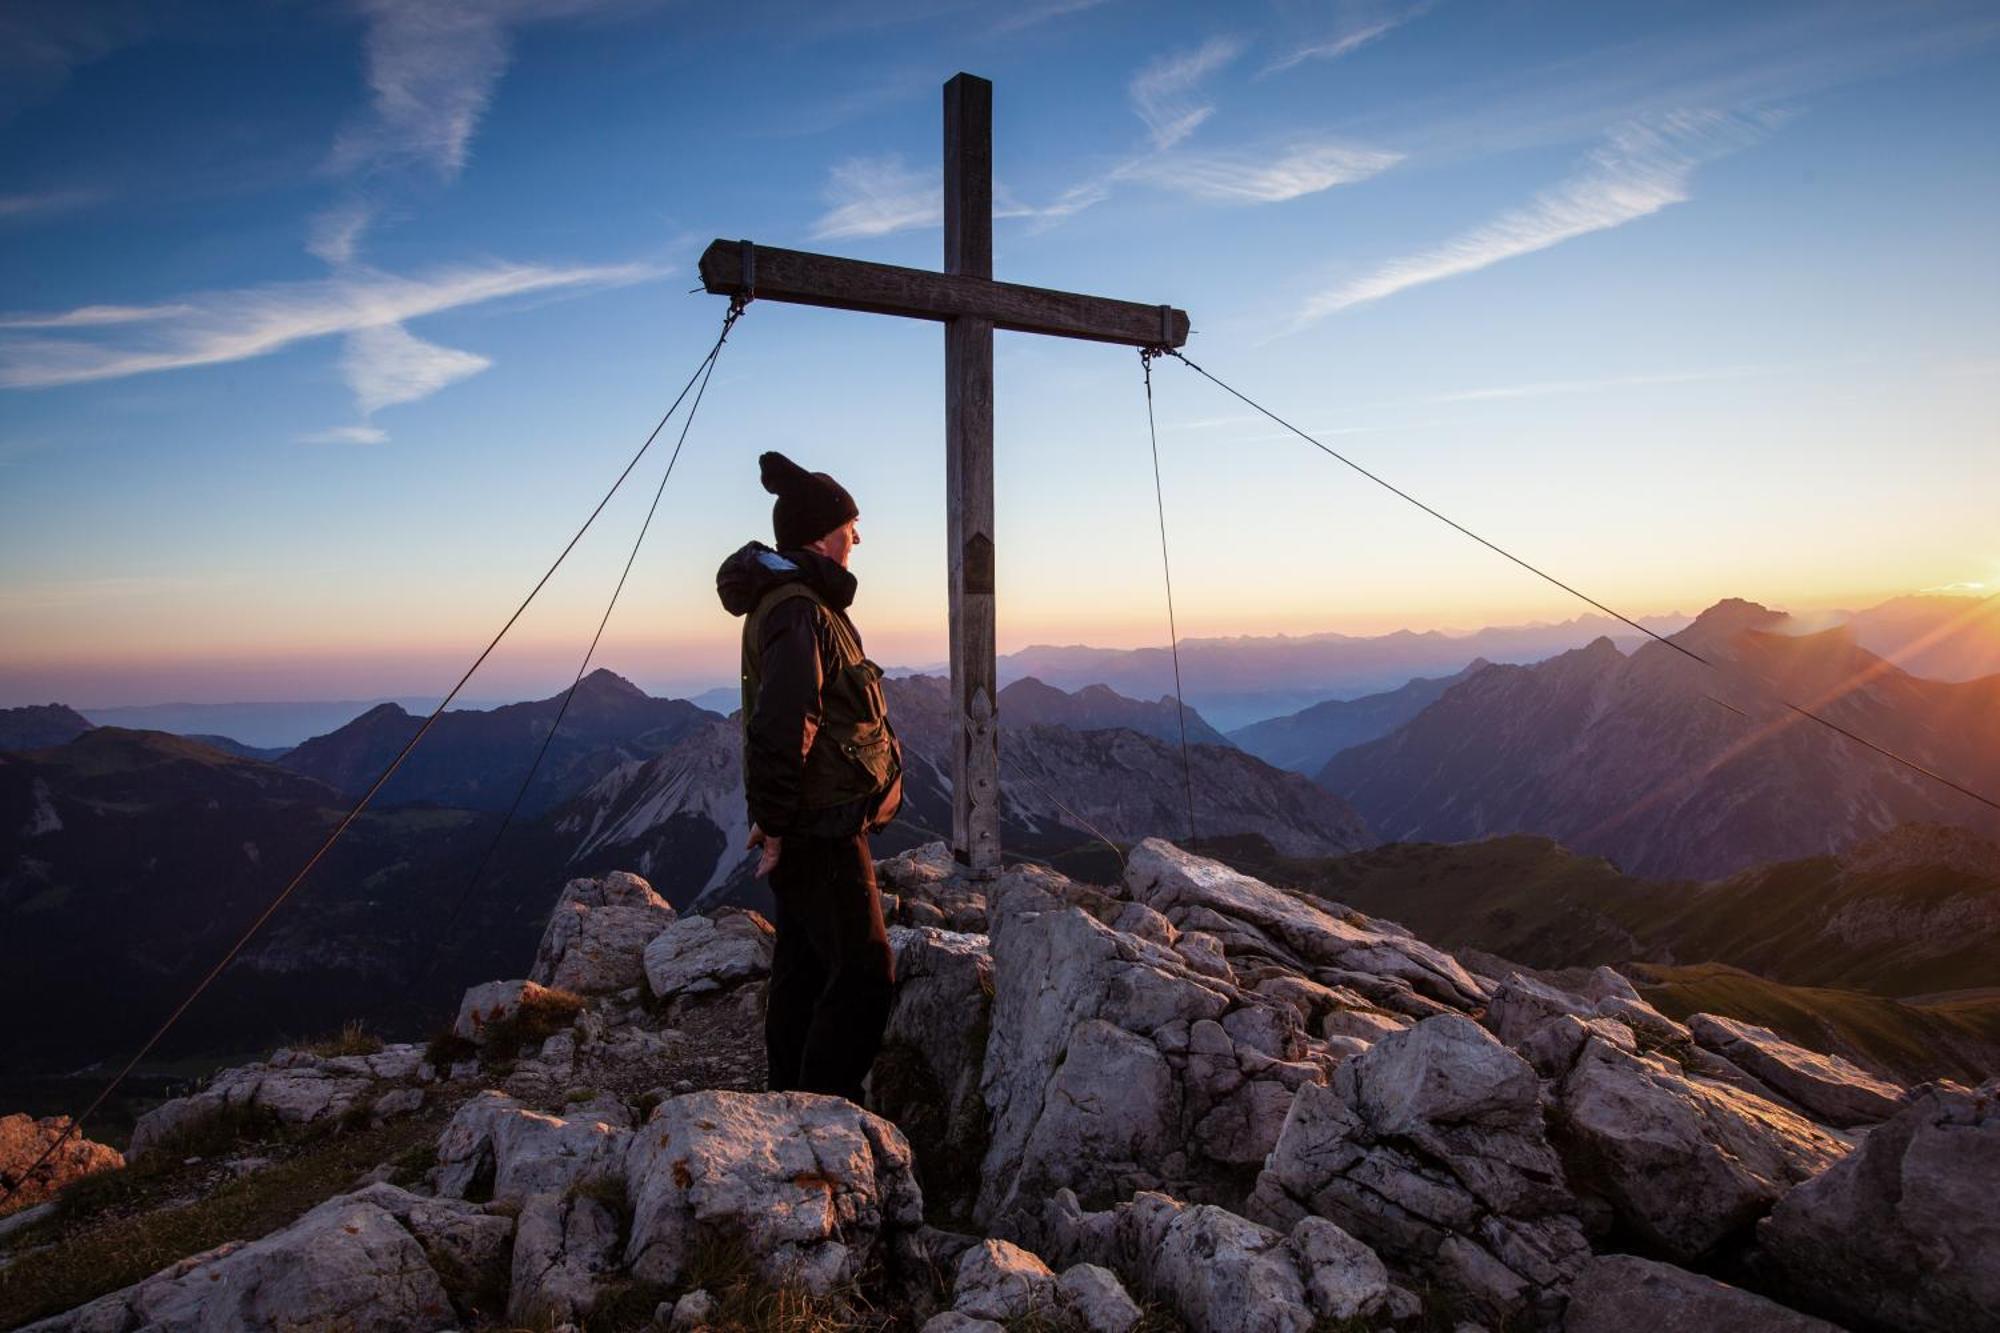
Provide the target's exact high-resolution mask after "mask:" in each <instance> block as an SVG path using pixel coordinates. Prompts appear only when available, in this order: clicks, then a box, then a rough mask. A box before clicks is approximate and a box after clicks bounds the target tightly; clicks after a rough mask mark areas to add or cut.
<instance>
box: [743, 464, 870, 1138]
mask: <svg viewBox="0 0 2000 1333" xmlns="http://www.w3.org/2000/svg"><path fill="white" fill-rule="evenodd" d="M757 462H758V467H759V469H760V471H761V473H762V479H763V483H764V489H765V490H767V491H769V492H771V493H772V494H773V495H775V496H777V497H778V498H777V503H776V504H775V505H774V506H773V507H772V512H771V524H772V527H773V528H774V529H775V535H776V537H777V543H778V545H777V549H776V550H773V549H772V548H770V547H768V546H766V545H764V543H762V542H751V543H750V544H749V545H747V546H745V547H744V548H743V549H742V550H740V551H738V552H736V553H735V554H734V555H732V556H730V557H729V558H728V559H727V560H725V561H723V563H722V568H721V569H720V570H718V571H717V572H716V576H715V590H716V593H717V594H718V595H719V596H720V597H721V598H722V605H723V608H724V609H725V610H727V611H728V612H729V614H731V615H734V616H744V617H746V619H745V620H744V622H743V789H744V794H745V795H746V796H747V797H748V799H749V805H750V820H751V823H750V843H749V845H750V846H752V847H760V848H762V855H761V857H760V858H759V860H758V862H757V873H758V875H760V876H769V878H770V882H771V894H772V896H773V897H774V898H775V899H776V900H777V912H776V916H777V922H776V924H777V932H778V933H777V940H776V943H775V946H774V952H773V954H772V958H771V988H770V993H769V997H768V999H767V1001H766V1010H765V1018H764V1050H765V1055H766V1057H767V1060H768V1063H769V1068H770V1075H769V1079H770V1087H771V1089H772V1091H774V1092H782V1091H788V1090H793V1089H797V1090H800V1091H805V1092H829V1093H834V1094H836V1095H838V1096H842V1097H846V1098H847V1099H848V1100H850V1101H855V1102H858V1101H860V1100H861V1080H862V1079H863V1078H864V1077H865V1076H866V1075H867V1073H868V1070H869V1067H870V1066H871V1065H873V1064H874V1062H875V1053H876V1051H877V1050H879V1049H880V1047H881V1045H882V1028H883V1025H884V1024H885V1023H886V1022H887V1021H888V1018H889V998H890V987H891V984H892V983H893V982H894V980H895V963H894V960H893V958H892V957H891V955H890V952H889V937H888V932H887V931H886V930H885V929H884V927H883V923H882V895H881V893H880V891H879V890H878V889H877V888H876V886H875V859H874V856H873V855H872V853H871V852H870V851H869V848H868V835H869V834H870V833H874V832H876V831H878V830H880V829H882V828H884V827H886V826H887V825H888V823H889V821H890V820H892V819H894V818H895V816H896V811H897V809H898V808H899V807H900V806H901V805H902V801H903V758H902V747H901V745H900V744H899V743H898V741H897V740H896V733H895V730H894V728H892V727H891V726H890V725H889V709H888V704H887V701H886V700H885V699H884V697H883V694H882V669H881V668H880V667H878V666H876V665H875V664H874V663H873V662H871V661H869V660H868V658H867V657H866V656H864V655H863V653H862V651H861V635H860V633H859V632H858V631H857V630H856V629H855V628H854V622H853V621H851V620H849V619H848V617H847V608H848V607H849V606H850V605H852V604H853V602H854V592H855V588H856V583H855V578H854V575H852V574H851V573H849V572H848V569H847V562H848V557H849V555H850V554H851V553H852V552H853V550H854V548H855V547H856V546H858V545H860V544H861V531H860V528H859V527H858V526H856V523H855V520H856V519H857V518H858V517H859V515H860V510H859V509H858V508H857V507H856V505H855V503H854V497H852V496H850V495H849V494H848V493H847V491H846V490H845V489H844V488H843V487H842V486H841V485H840V483H839V482H837V481H835V480H834V479H833V478H832V477H829V476H828V475H827V474H826V473H824V472H807V471H806V470H805V469H804V468H802V467H800V466H799V465H798V464H797V463H794V462H793V461H792V460H791V459H789V458H786V457H785V456H784V455H783V454H779V453H767V454H763V455H761V456H760V457H759V458H758V460H757Z"/></svg>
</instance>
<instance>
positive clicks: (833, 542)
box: [807, 519, 861, 569]
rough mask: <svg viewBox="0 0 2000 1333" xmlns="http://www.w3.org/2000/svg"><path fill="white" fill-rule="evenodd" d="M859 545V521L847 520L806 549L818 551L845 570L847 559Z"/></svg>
mask: <svg viewBox="0 0 2000 1333" xmlns="http://www.w3.org/2000/svg"><path fill="white" fill-rule="evenodd" d="M859 545H861V522H860V520H859V519H849V520H848V521H847V522H845V523H843V524H841V525H840V526H839V527H837V528H835V529H834V530H833V531H832V532H829V533H827V534H826V536H824V537H821V538H820V539H819V540H818V541H816V542H814V543H813V544H812V545H811V546H810V547H809V548H807V549H809V550H814V551H818V552H819V553H820V554H821V555H823V556H825V557H826V558H827V559H829V560H831V561H833V562H834V563H835V564H837V565H839V566H840V567H841V568H842V569H846V568H847V557H848V556H849V555H850V554H851V553H852V552H853V550H854V548H855V547H857V546H859Z"/></svg>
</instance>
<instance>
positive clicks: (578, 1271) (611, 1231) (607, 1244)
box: [507, 1179, 623, 1324]
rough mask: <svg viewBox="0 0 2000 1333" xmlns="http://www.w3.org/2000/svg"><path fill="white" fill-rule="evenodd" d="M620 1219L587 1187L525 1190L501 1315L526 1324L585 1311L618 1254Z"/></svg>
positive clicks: (576, 1318)
mask: <svg viewBox="0 0 2000 1333" xmlns="http://www.w3.org/2000/svg"><path fill="white" fill-rule="evenodd" d="M584 1183H586V1184H587V1182H584ZM619 1188H620V1189H621V1190H622V1188H623V1180H622V1179H620V1180H619ZM621 1220H622V1219H620V1218H619V1216H618V1215H617V1213H616V1212H614V1211H613V1210H612V1208H611V1207H610V1206H609V1204H607V1203H606V1202H605V1201H604V1199H602V1198H600V1197H598V1195H597V1194H596V1193H594V1192H592V1191H590V1190H588V1189H582V1190H579V1189H576V1188H571V1189H568V1190H565V1191H564V1192H562V1193H560V1194H556V1193H541V1194H530V1195H529V1196H528V1197H527V1198H526V1199H525V1200H524V1201H523V1202H522V1204H521V1215H520V1218H519V1219H518V1220H517V1222H516V1224H515V1233H514V1258H513V1273H512V1277H511V1281H510V1283H509V1288H508V1296H507V1318H508V1319H509V1320H511V1321H513V1322H514V1323H517V1324H527V1323H563V1322H571V1321H580V1320H582V1319H583V1318H584V1317H585V1316H587V1315H588V1314H589V1313H590V1311H591V1308H592V1307H593V1306H594V1305H596V1303H597V1300H598V1297H599V1296H600V1295H601V1294H602V1293H603V1287H604V1284H605V1282H606V1281H607V1280H608V1279H609V1278H610V1276H611V1275H612V1274H614V1273H615V1272H616V1271H617V1268H618V1265H619V1262H620V1260H621V1259H622V1258H623V1255H622V1253H621V1251H620V1248H619V1243H618V1241H619V1235H618V1233H619V1227H620V1224H621Z"/></svg>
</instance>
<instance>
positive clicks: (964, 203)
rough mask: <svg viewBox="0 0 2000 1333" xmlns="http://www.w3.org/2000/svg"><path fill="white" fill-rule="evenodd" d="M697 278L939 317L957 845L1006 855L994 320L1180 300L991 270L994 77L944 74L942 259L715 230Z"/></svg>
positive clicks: (1056, 317) (994, 858) (1136, 317)
mask: <svg viewBox="0 0 2000 1333" xmlns="http://www.w3.org/2000/svg"><path fill="white" fill-rule="evenodd" d="M701 281H702V286H703V287H705V288H706V289H707V290H709V291H711V292H714V293H717V294H718V295H726V296H741V297H744V298H754V299H757V300H764V301H790V302H792V303H794V304H797V305H817V306H829V307H832V308H834V309H838V310H865V311H868V312H869V313H871V314H877V315H904V316H908V317H909V318H912V319H935V320H940V321H942V322H943V324H944V435H945V489H946V492H947V496H946V499H947V501H948V503H949V505H950V511H949V517H948V520H947V524H946V536H945V541H946V554H947V560H948V563H949V566H950V587H951V694H952V699H953V700H954V701H955V703H956V706H957V710H958V713H959V721H960V726H959V733H958V738H957V744H956V745H955V746H954V747H953V750H952V803H951V843H952V853H953V855H954V856H955V857H956V858H957V859H958V860H959V862H960V863H962V864H964V865H965V866H967V867H968V868H969V869H970V870H971V872H972V874H973V875H974V876H975V877H978V878H985V877H988V876H991V875H993V874H995V873H996V872H997V871H998V870H999V867H1000V748H999V734H998V731H997V729H996V723H997V717H996V713H997V708H996V704H995V700H996V698H997V696H998V693H999V691H998V688H997V681H996V679H995V678H996V676H997V674H998V672H997V670H996V667H995V663H994V635H993V330H995V329H1011V330H1013V331H1014V332H1016V333H1048V334H1054V335H1056V336H1058V337H1063V338H1087V339H1090V340H1092V341H1095V342H1107V343H1122V344H1124V345H1126V346H1128V347H1179V346H1180V345H1181V344H1182V343H1184V342H1186V341H1187V334H1188V317H1187V313H1186V312H1185V311H1181V310H1176V309H1174V308H1173V307H1172V306H1166V305H1140V304H1138V303H1136V302H1132V301H1112V300H1107V299H1105V298H1103V297H1100V296H1079V295H1077V294H1076V293H1074V292H1056V291H1048V290H1046V289H1044V288H1040V287H1023V286H1019V285H1017V284H1015V283H1011V282H995V281H993V85H992V84H991V83H989V82H988V81H987V80H985V79H982V78H978V77H976V76H975V75H971V74H959V75H955V76H954V77H953V78H952V80H951V81H950V82H949V83H947V84H945V86H944V272H942V273H932V272H930V271H929V270H926V269H916V268H899V267H896V266H895V265H892V264H870V263H866V262H864V261H862V260H858V259H840V258H836V257H834V256H832V255H816V254H808V253H806V252H804V251H802V250H777V249H771V248H769V247H766V246H761V245H753V244H751V243H750V242H749V241H722V240H718V241H716V242H714V243H713V244H711V245H710V246H709V247H708V249H707V250H706V251H705V252H704V253H703V254H702V257H701Z"/></svg>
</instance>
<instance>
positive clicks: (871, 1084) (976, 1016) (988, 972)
mask: <svg viewBox="0 0 2000 1333" xmlns="http://www.w3.org/2000/svg"><path fill="white" fill-rule="evenodd" d="M889 947H890V948H891V949H893V950H894V951H895V956H896V990H895V998H894V1000H893V1002H892V1004H891V1007H890V1010H889V1021H888V1024H887V1026H886V1028H885V1030H884V1032H883V1038H882V1051H881V1054H880V1055H879V1056H877V1057H876V1060H875V1070H874V1073H873V1074H872V1075H871V1076H870V1078H869V1080H868V1106H869V1109H870V1110H872V1111H874V1112H876V1113H877V1114H879V1115H881V1116H883V1117H885V1118H886V1119H888V1120H889V1121H891V1122H892V1123H894V1124H895V1125H896V1126H898V1127H899V1128H900V1129H901V1130H902V1131H903V1134H904V1136H905V1137H906V1138H907V1139H908V1140H909V1143H910V1149H911V1151H912V1152H913V1153H914V1154H915V1155H916V1162H917V1171H918V1174H919V1176H920V1178H921V1179H922V1181H923V1185H924V1197H925V1201H926V1203H927V1204H928V1206H929V1208H930V1211H931V1213H932V1215H933V1216H936V1217H944V1218H954V1219H956V1218H961V1217H963V1216H964V1215H965V1214H966V1213H967V1211H968V1210H969V1209H970V1206H971V1203H972V1199H973V1196H974V1195H975V1194H976V1193H977V1192H978V1188H979V1159H980V1157H981V1155H982V1154H983V1153H984V1152H985V1148H986V1127H987V1117H986V1103H985V1102H984V1101H983V1100H981V1098H980V1095H979V1080H980V1074H981V1072H982V1071H983V1070H984V1068H985V1064H986V1043H987V1034H988V1032H989V1031H990V1028H991V1024H992V1008H993V954H992V950H991V949H990V947H989V946H988V944H987V940H986V937H985V936H984V935H960V934H956V933H954V932H952V931H947V930H937V929H932V928H922V929H912V928H910V927H907V926H893V927H891V928H890V930H889Z"/></svg>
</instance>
